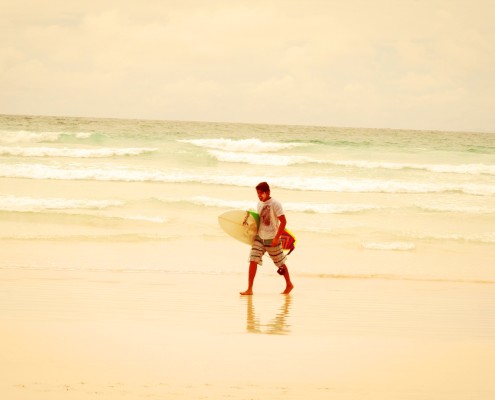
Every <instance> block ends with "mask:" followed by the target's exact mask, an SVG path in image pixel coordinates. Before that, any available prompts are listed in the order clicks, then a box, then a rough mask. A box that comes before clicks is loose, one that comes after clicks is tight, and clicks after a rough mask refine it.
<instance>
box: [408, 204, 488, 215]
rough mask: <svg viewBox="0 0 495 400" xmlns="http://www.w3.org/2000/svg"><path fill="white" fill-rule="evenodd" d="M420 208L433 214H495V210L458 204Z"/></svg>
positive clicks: (432, 205) (423, 206)
mask: <svg viewBox="0 0 495 400" xmlns="http://www.w3.org/2000/svg"><path fill="white" fill-rule="evenodd" d="M417 207H418V208H420V209H422V210H424V211H432V212H452V213H462V214H495V208H491V207H479V206H464V205H456V204H437V205H434V204H418V205H417Z"/></svg>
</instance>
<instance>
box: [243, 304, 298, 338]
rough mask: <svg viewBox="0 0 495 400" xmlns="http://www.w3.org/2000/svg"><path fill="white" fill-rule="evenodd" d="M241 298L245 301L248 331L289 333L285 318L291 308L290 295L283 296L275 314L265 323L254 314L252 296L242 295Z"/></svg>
mask: <svg viewBox="0 0 495 400" xmlns="http://www.w3.org/2000/svg"><path fill="white" fill-rule="evenodd" d="M241 299H242V300H243V301H245V302H246V309H247V319H246V329H247V331H248V332H249V333H264V334H268V335H287V334H289V333H290V325H289V324H288V323H287V319H288V317H289V310H290V308H291V302H292V297H291V296H289V295H287V296H283V299H284V300H283V303H282V305H281V306H280V308H279V310H278V312H277V314H276V315H275V317H274V318H272V319H271V320H270V322H268V323H266V324H262V323H260V319H259V317H258V316H257V315H256V311H255V306H254V299H253V296H242V297H241Z"/></svg>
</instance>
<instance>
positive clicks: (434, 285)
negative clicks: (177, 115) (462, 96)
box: [0, 115, 495, 400]
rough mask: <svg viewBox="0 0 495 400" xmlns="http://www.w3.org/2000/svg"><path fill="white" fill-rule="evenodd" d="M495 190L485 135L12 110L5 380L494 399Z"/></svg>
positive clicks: (157, 391) (211, 392)
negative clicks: (264, 249) (246, 223)
mask: <svg viewBox="0 0 495 400" xmlns="http://www.w3.org/2000/svg"><path fill="white" fill-rule="evenodd" d="M265 180H266V181H268V182H269V183H270V185H271V187H272V196H273V197H275V198H276V199H278V200H279V201H281V203H282V205H283V207H284V211H285V215H286V217H287V221H288V225H287V226H288V228H289V229H290V230H291V231H292V232H293V233H294V234H295V236H296V238H297V243H296V248H295V250H294V252H293V253H291V254H290V255H289V256H288V262H287V265H288V267H289V270H290V274H291V277H292V281H293V283H294V285H295V288H294V290H293V291H292V292H291V293H290V295H282V294H280V293H281V292H282V291H283V290H284V288H285V285H284V279H283V278H282V277H280V276H279V275H278V274H277V273H276V268H275V267H274V266H273V264H272V263H271V261H270V259H268V258H267V257H265V260H264V263H263V266H261V267H259V268H258V274H257V277H256V281H255V286H254V295H253V296H241V295H240V294H239V292H241V291H243V290H245V289H246V287H247V272H248V255H249V246H247V245H246V244H244V243H241V242H238V241H235V240H234V239H233V238H231V237H229V236H228V235H227V234H226V233H225V232H223V231H222V229H221V228H220V226H219V224H218V220H217V218H218V216H219V215H220V214H221V213H223V212H225V211H228V210H233V209H240V210H253V209H256V203H257V200H258V199H257V197H256V191H255V190H254V187H255V185H256V184H257V183H259V182H261V181H265ZM494 197H495V136H494V135H493V134H488V133H484V134H483V133H472V132H430V131H394V130H377V129H357V128H331V127H303V126H276V125H254V124H223V123H203V122H177V121H145V120H116V119H90V118H66V117H35V116H7V115H0V250H1V256H0V321H1V329H0V355H1V357H2V361H3V362H2V366H1V367H0V370H1V376H2V379H1V380H0V396H1V397H2V398H5V399H16V400H17V399H20V400H24V399H29V400H31V399H36V400H38V399H41V400H43V399H50V400H54V399H55V400H57V399H94V398H104V399H117V398H119V399H120V398H129V399H143V398H159V399H191V398H193V399H202V398H204V399H219V398H229V399H266V398H270V399H282V398H283V399H300V398H304V397H305V398H310V399H328V398H333V399H338V400H340V399H344V400H351V399H364V398H365V399H371V400H375V399H376V400H384V399H385V400H387V399H391V400H392V399H393V400H397V399H401V400H402V399H405V400H409V399H411V400H423V399H424V400H426V399H435V400H438V399H449V400H452V399H453V400H464V399H465V400H468V399H469V400H471V399H477V400H485V399H486V400H488V399H490V400H491V399H493V398H494V396H495V385H494V384H493V382H492V379H491V377H492V376H493V375H494V374H495V366H494V363H493V359H494V358H495V307H494V305H495V270H494V268H493V267H494V263H493V260H494V259H495V247H494V245H495V231H494V226H495V207H494V203H493V199H494Z"/></svg>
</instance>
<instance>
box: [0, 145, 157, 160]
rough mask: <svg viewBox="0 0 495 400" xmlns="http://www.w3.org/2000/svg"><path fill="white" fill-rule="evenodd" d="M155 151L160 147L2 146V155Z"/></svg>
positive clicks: (86, 155) (90, 155)
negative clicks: (78, 147)
mask: <svg viewBox="0 0 495 400" xmlns="http://www.w3.org/2000/svg"><path fill="white" fill-rule="evenodd" d="M155 151H158V149H156V148H146V147H144V148H142V147H129V148H121V149H117V148H101V149H75V148H67V147H63V148H57V147H0V156H18V157H71V158H104V157H114V156H138V155H141V154H146V153H152V152H155Z"/></svg>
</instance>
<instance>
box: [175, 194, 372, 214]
mask: <svg viewBox="0 0 495 400" xmlns="http://www.w3.org/2000/svg"><path fill="white" fill-rule="evenodd" d="M183 201H188V202H191V203H193V204H197V205H202V206H207V207H221V208H235V209H241V210H248V209H252V208H253V207H255V206H256V203H255V202H252V201H237V200H224V199H220V198H213V197H208V196H195V197H192V198H189V199H185V200H183ZM283 207H284V209H285V210H286V211H291V212H303V213H316V214H344V213H355V212H362V211H369V210H376V209H381V207H379V206H374V205H370V204H319V203H306V202H302V203H294V202H286V203H284V205H283Z"/></svg>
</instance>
